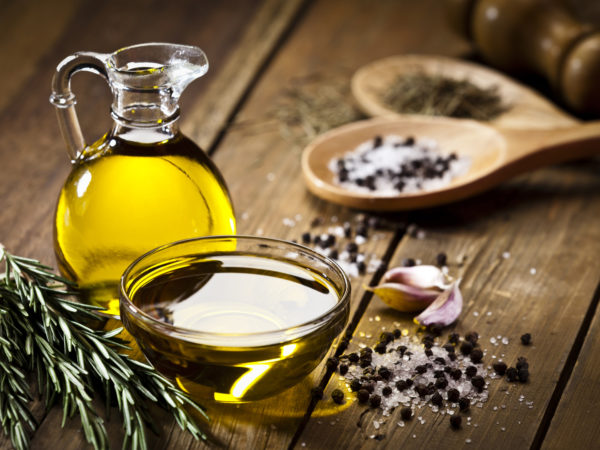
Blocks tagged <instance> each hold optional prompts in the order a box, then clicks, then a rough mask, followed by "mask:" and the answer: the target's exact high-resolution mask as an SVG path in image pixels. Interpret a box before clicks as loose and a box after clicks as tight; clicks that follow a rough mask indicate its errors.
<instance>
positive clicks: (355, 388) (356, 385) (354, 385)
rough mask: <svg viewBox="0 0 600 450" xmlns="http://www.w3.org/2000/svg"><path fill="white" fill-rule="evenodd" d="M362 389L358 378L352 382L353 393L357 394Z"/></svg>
mask: <svg viewBox="0 0 600 450" xmlns="http://www.w3.org/2000/svg"><path fill="white" fill-rule="evenodd" d="M361 388H362V384H361V382H360V381H358V380H357V379H356V378H355V379H354V380H352V381H351V382H350V390H351V391H352V392H357V391H359V390H360V389H361Z"/></svg>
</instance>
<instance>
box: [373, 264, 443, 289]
mask: <svg viewBox="0 0 600 450" xmlns="http://www.w3.org/2000/svg"><path fill="white" fill-rule="evenodd" d="M383 282H384V283H388V282H392V283H400V284H404V285H408V286H412V287H415V288H421V289H439V290H445V289H447V288H448V287H449V286H450V285H449V284H448V283H447V277H446V275H444V272H442V271H441V270H440V269H439V268H437V267H435V266H424V265H423V266H412V267H395V268H393V269H390V270H388V271H387V272H386V273H385V274H384V275H383Z"/></svg>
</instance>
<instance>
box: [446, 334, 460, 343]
mask: <svg viewBox="0 0 600 450" xmlns="http://www.w3.org/2000/svg"><path fill="white" fill-rule="evenodd" d="M459 340H460V335H459V334H458V333H452V334H451V335H450V336H448V342H449V343H451V344H458V341H459Z"/></svg>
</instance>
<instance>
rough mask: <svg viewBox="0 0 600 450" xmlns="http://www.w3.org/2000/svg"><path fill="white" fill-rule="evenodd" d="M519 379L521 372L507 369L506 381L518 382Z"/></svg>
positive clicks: (511, 368) (510, 368)
mask: <svg viewBox="0 0 600 450" xmlns="http://www.w3.org/2000/svg"><path fill="white" fill-rule="evenodd" d="M518 378H519V371H518V370H517V369H516V368H514V367H509V368H508V369H506V379H507V380H508V381H517V379H518Z"/></svg>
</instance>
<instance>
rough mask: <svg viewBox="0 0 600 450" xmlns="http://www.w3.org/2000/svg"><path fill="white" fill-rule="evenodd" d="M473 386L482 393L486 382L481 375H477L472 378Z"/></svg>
mask: <svg viewBox="0 0 600 450" xmlns="http://www.w3.org/2000/svg"><path fill="white" fill-rule="evenodd" d="M471 384H472V385H473V386H475V388H476V389H477V390H478V391H479V392H481V391H482V390H483V388H484V386H485V380H484V379H483V377H482V376H481V375H475V376H474V377H473V378H471Z"/></svg>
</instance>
